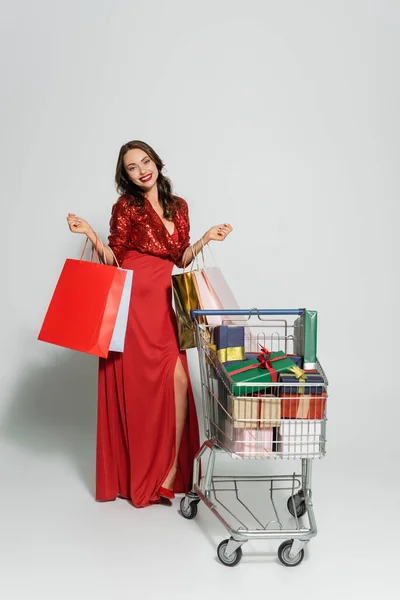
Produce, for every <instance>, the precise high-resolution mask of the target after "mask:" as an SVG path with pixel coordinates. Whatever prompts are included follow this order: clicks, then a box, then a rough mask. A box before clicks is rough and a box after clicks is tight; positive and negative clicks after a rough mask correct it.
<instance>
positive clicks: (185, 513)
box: [181, 498, 198, 519]
mask: <svg viewBox="0 0 400 600" xmlns="http://www.w3.org/2000/svg"><path fill="white" fill-rule="evenodd" d="M185 500H186V498H182V500H181V515H182V517H185V519H194V518H195V516H196V515H197V504H198V501H196V500H194V501H193V502H190V504H189V505H188V506H185Z"/></svg>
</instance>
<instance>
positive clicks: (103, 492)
mask: <svg viewBox="0 0 400 600" xmlns="http://www.w3.org/2000/svg"><path fill="white" fill-rule="evenodd" d="M163 166H164V165H163V163H162V161H161V159H160V157H159V156H158V155H157V154H156V152H155V151H154V150H153V149H152V148H151V147H150V146H149V145H148V144H146V143H144V142H140V141H132V142H128V143H127V144H125V145H124V146H122V148H121V150H120V153H119V157H118V162H117V168H116V176H115V180H116V185H117V190H118V192H119V193H120V194H121V196H120V198H119V199H118V201H117V202H116V204H114V206H113V208H112V214H111V221H110V235H109V238H108V239H109V245H108V246H106V245H104V253H105V260H106V261H107V264H109V265H112V264H115V260H114V256H115V257H116V259H117V261H118V262H119V264H120V265H121V266H122V267H123V268H126V269H132V270H133V272H134V274H133V285H132V295H131V304H130V308H129V317H128V326H127V332H126V338H125V349H124V352H123V353H114V352H110V353H109V356H108V358H107V359H100V363H99V392H98V423H97V466H96V471H97V472H96V499H97V500H99V501H106V500H114V499H115V498H116V497H117V496H120V497H123V498H126V499H130V500H131V501H132V503H133V504H134V506H136V507H142V506H148V505H150V504H153V503H156V502H160V501H161V498H168V499H171V498H174V492H184V493H186V492H188V491H189V490H190V488H191V478H192V467H193V459H194V456H195V454H196V452H197V450H198V448H199V433H198V423H197V416H196V409H195V404H194V398H193V393H192V389H191V386H190V382H189V372H188V366H187V360H186V353H185V352H181V351H180V350H179V346H178V341H177V333H176V320H175V314H174V312H173V309H172V290H171V273H172V269H173V266H174V264H175V265H177V266H178V267H182V266H186V265H188V264H190V262H191V261H192V260H193V258H194V256H196V255H197V254H198V253H199V252H200V250H201V248H202V246H203V245H206V244H208V243H209V242H210V241H211V240H219V241H222V240H224V239H225V238H226V236H227V235H229V233H230V232H231V231H232V227H231V226H230V225H228V224H223V225H216V226H215V227H212V228H211V229H209V231H207V232H206V233H205V234H204V235H203V237H202V238H201V240H199V241H197V242H196V243H195V244H194V245H193V246H190V244H189V216H188V207H187V204H186V202H185V200H183V199H182V198H178V197H176V196H173V195H172V192H171V184H170V182H169V180H168V179H167V178H166V177H165V176H164V175H163V173H162V168H163ZM67 220H68V225H69V228H70V230H71V231H72V232H74V233H83V234H85V235H86V236H87V237H88V238H89V240H90V241H91V242H92V244H94V245H95V244H96V237H97V236H96V233H95V232H94V230H93V229H92V227H91V226H90V225H89V223H88V222H87V221H85V220H84V219H82V218H80V217H77V216H76V215H74V214H71V213H70V214H68V217H67Z"/></svg>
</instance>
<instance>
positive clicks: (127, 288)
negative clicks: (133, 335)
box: [110, 269, 133, 352]
mask: <svg viewBox="0 0 400 600" xmlns="http://www.w3.org/2000/svg"><path fill="white" fill-rule="evenodd" d="M124 271H126V278H125V284H124V290H123V292H122V297H121V302H120V305H119V309H118V315H117V320H116V322H115V327H114V332H113V335H112V338H111V344H110V350H112V351H113V352H123V351H124V346H125V334H126V326H127V323H128V313H129V304H130V300H131V291H132V276H133V271H131V270H130V269H124Z"/></svg>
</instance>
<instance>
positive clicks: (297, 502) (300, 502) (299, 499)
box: [287, 494, 307, 517]
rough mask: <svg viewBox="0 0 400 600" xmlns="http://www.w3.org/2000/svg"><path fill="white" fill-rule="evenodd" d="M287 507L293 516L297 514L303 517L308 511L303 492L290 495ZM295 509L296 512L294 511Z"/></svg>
mask: <svg viewBox="0 0 400 600" xmlns="http://www.w3.org/2000/svg"><path fill="white" fill-rule="evenodd" d="M293 502H294V506H293ZM287 509H288V511H289V512H290V514H291V515H292V516H293V517H294V516H295V515H297V516H298V517H302V516H303V515H305V514H306V512H307V508H306V503H305V500H304V496H303V494H295V495H294V496H290V498H289V499H288V501H287ZM295 510H296V513H295V512H294V511H295Z"/></svg>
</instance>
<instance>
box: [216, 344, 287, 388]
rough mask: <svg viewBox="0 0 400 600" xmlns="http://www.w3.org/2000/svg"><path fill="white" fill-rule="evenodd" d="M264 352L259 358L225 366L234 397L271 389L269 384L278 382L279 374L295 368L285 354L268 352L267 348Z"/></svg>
mask: <svg viewBox="0 0 400 600" xmlns="http://www.w3.org/2000/svg"><path fill="white" fill-rule="evenodd" d="M262 350H263V352H262V353H261V354H259V355H258V357H257V358H251V359H248V360H243V361H241V362H240V363H234V364H225V365H224V367H225V370H226V371H227V372H228V374H229V376H230V377H231V379H232V381H233V384H234V385H233V394H234V396H245V395H246V394H252V393H254V392H259V391H262V390H265V389H268V388H269V389H270V388H271V387H273V386H272V385H268V384H272V383H276V382H277V381H278V373H280V372H283V371H286V370H287V369H289V368H291V367H294V363H293V361H292V360H291V359H290V358H289V357H288V356H287V355H286V354H285V353H284V352H282V351H278V352H268V350H266V349H265V348H263V349H262ZM239 384H242V385H239Z"/></svg>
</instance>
